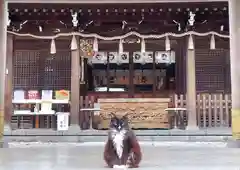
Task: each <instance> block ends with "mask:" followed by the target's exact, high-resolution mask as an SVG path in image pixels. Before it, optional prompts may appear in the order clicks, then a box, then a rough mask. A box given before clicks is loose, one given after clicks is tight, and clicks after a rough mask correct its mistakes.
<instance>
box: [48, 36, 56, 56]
mask: <svg viewBox="0 0 240 170" xmlns="http://www.w3.org/2000/svg"><path fill="white" fill-rule="evenodd" d="M56 52H57V50H56V44H55V40H54V39H52V41H51V47H50V54H56Z"/></svg>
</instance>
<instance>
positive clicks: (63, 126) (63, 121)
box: [56, 112, 69, 131]
mask: <svg viewBox="0 0 240 170" xmlns="http://www.w3.org/2000/svg"><path fill="white" fill-rule="evenodd" d="M56 114H57V130H58V131H66V130H68V124H69V112H57V113H56Z"/></svg>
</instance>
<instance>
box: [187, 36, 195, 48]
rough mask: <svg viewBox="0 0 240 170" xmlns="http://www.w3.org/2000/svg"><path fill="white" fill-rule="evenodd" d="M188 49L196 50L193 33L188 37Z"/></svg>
mask: <svg viewBox="0 0 240 170" xmlns="http://www.w3.org/2000/svg"><path fill="white" fill-rule="evenodd" d="M188 49H189V50H194V43H193V37H192V35H191V34H190V35H189V38H188Z"/></svg>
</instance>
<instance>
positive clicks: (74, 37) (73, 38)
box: [71, 35, 78, 50]
mask: <svg viewBox="0 0 240 170" xmlns="http://www.w3.org/2000/svg"><path fill="white" fill-rule="evenodd" d="M77 49H78V46H77V39H76V36H75V35H73V37H72V41H71V50H77Z"/></svg>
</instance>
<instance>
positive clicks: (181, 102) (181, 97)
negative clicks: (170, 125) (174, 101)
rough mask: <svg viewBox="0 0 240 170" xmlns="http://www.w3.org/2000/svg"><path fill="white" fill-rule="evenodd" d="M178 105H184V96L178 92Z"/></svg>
mask: <svg viewBox="0 0 240 170" xmlns="http://www.w3.org/2000/svg"><path fill="white" fill-rule="evenodd" d="M180 107H184V96H183V94H180Z"/></svg>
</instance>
